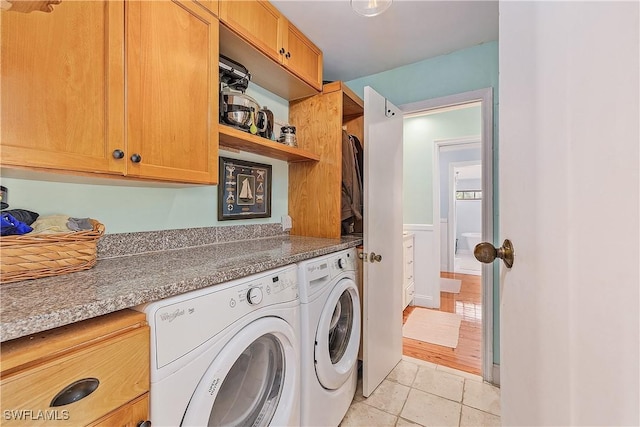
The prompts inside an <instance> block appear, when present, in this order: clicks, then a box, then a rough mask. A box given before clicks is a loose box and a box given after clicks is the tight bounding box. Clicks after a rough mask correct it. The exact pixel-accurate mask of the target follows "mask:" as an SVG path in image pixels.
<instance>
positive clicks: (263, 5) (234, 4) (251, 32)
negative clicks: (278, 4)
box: [220, 0, 286, 71]
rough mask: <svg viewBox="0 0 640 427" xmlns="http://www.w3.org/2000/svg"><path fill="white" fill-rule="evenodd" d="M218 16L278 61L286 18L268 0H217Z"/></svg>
mask: <svg viewBox="0 0 640 427" xmlns="http://www.w3.org/2000/svg"><path fill="white" fill-rule="evenodd" d="M220 20H221V21H222V22H224V23H225V24H226V25H227V27H229V28H231V29H232V30H234V31H235V32H236V33H238V34H239V35H240V36H242V37H243V38H244V39H246V40H247V41H248V42H249V43H251V44H253V45H254V46H256V47H257V48H258V49H260V51H262V53H264V54H266V55H268V56H270V57H271V58H273V59H274V60H276V61H279V62H281V58H282V52H281V49H283V48H284V46H283V43H284V42H283V40H282V34H283V32H284V28H285V26H286V20H285V18H284V16H282V14H281V13H280V12H279V11H278V9H276V8H275V7H273V6H272V5H271V4H270V3H269V2H267V1H261V0H247V1H237V0H221V1H220ZM250 71H251V70H250Z"/></svg>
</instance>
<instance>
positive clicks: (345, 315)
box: [298, 248, 360, 426]
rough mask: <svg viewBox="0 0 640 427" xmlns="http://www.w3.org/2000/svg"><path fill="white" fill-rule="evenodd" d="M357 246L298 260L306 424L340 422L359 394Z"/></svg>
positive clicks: (302, 405)
mask: <svg viewBox="0 0 640 427" xmlns="http://www.w3.org/2000/svg"><path fill="white" fill-rule="evenodd" d="M356 261H357V252H356V250H355V248H354V249H349V250H346V251H341V252H336V253H334V254H330V255H325V256H322V257H319V258H313V259H311V260H308V261H304V262H301V263H299V264H298V268H299V270H298V276H299V279H300V314H301V327H302V337H301V346H302V347H301V355H302V361H301V367H302V394H301V402H300V411H301V424H302V425H303V426H337V425H338V424H340V422H341V421H342V418H344V415H345V414H346V412H347V410H348V409H349V405H350V404H351V401H352V400H353V395H354V393H355V391H356V384H357V366H358V348H359V345H360V300H359V298H358V286H357V284H356V279H357V277H356V274H357V268H358V263H357V262H356Z"/></svg>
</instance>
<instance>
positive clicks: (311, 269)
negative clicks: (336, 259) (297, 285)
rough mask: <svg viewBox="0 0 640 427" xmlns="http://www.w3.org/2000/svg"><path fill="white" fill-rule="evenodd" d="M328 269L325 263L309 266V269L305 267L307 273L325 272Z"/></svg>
mask: <svg viewBox="0 0 640 427" xmlns="http://www.w3.org/2000/svg"><path fill="white" fill-rule="evenodd" d="M327 267H328V265H327V263H322V264H316V265H310V266H309V267H307V271H308V272H309V273H313V272H314V271H322V270H326V269H327Z"/></svg>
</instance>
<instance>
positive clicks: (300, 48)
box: [283, 21, 322, 90]
mask: <svg viewBox="0 0 640 427" xmlns="http://www.w3.org/2000/svg"><path fill="white" fill-rule="evenodd" d="M286 28H287V32H286V35H285V37H284V40H285V41H286V43H285V45H284V49H285V53H284V55H283V59H284V65H285V66H286V67H287V68H289V70H291V71H292V72H293V73H295V74H296V75H297V76H298V77H300V78H301V79H303V80H304V81H306V82H307V83H309V84H310V85H312V86H313V87H315V88H316V89H318V90H321V89H322V51H321V50H320V49H318V47H317V46H316V45H314V44H313V43H312V42H311V40H309V39H308V38H307V37H305V35H304V34H302V33H301V32H300V30H298V29H297V28H296V27H295V26H294V25H293V24H292V23H291V22H288V21H287V26H286Z"/></svg>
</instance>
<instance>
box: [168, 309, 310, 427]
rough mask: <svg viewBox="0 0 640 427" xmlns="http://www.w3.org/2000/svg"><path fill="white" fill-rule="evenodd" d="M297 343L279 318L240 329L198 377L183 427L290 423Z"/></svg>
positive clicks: (295, 379)
mask: <svg viewBox="0 0 640 427" xmlns="http://www.w3.org/2000/svg"><path fill="white" fill-rule="evenodd" d="M295 342H296V341H295V336H294V332H293V329H292V328H291V327H290V326H289V324H287V323H286V322H285V321H284V320H282V319H280V318H277V317H264V318H260V319H258V320H256V321H254V322H252V323H250V324H249V325H247V326H246V327H244V328H243V329H241V330H240V331H239V332H238V333H237V334H235V336H234V337H233V338H232V339H231V340H230V341H229V342H228V343H227V344H226V345H225V346H224V348H223V349H222V350H221V351H220V353H219V354H218V356H217V357H216V358H215V359H214V360H213V362H212V363H211V365H210V366H209V368H208V369H207V371H206V373H205V374H204V376H203V377H202V379H201V380H200V382H199V384H198V386H197V388H196V390H195V392H194V394H193V396H192V397H191V401H190V402H189V406H188V407H187V410H186V412H185V414H184V418H183V420H182V424H181V425H183V426H268V425H289V424H291V422H292V417H293V419H294V420H295V419H297V418H296V415H297V416H299V414H293V413H292V410H293V409H292V408H296V407H297V404H296V403H295V402H296V400H295V399H296V398H298V393H299V391H298V389H297V383H298V381H299V379H298V376H299V371H298V367H297V360H298V354H297V351H296V347H295ZM297 422H299V420H298V421H297Z"/></svg>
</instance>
